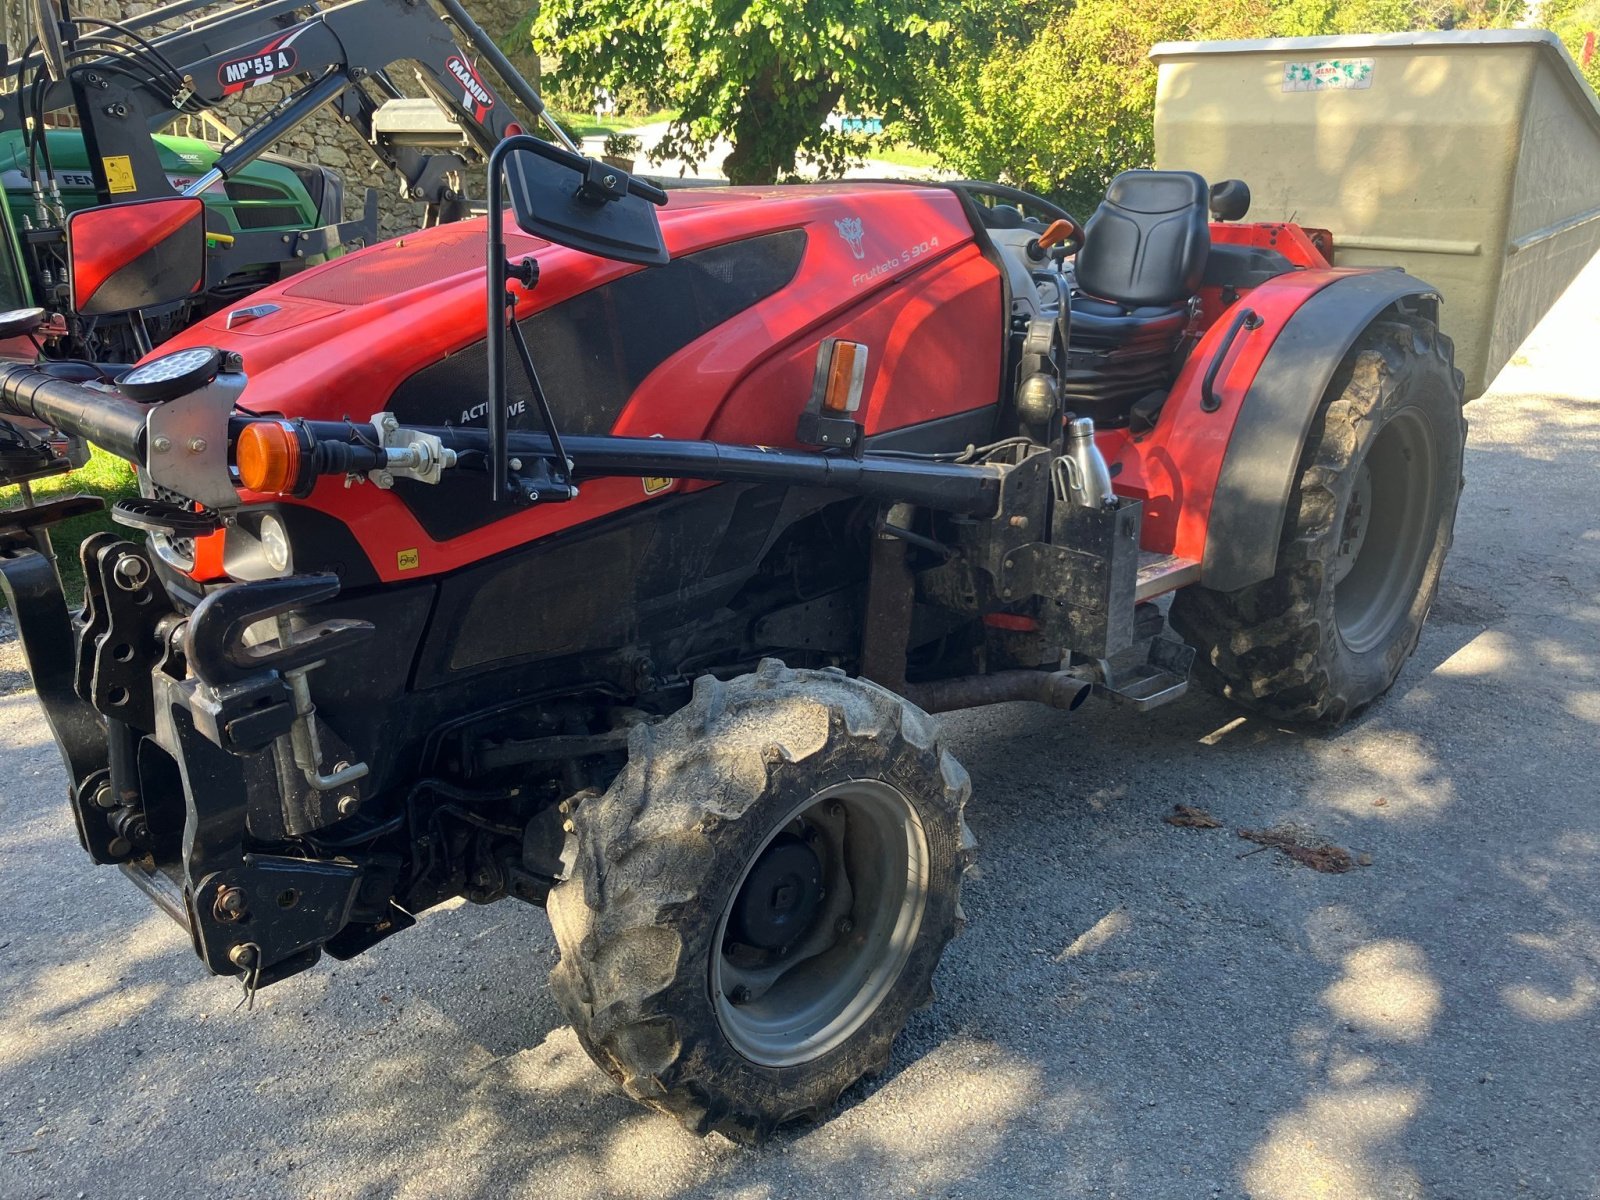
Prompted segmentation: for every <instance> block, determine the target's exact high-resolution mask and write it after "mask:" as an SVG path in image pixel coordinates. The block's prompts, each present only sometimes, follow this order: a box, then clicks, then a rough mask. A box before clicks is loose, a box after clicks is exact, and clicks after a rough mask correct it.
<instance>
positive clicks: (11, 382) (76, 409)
mask: <svg viewBox="0 0 1600 1200" xmlns="http://www.w3.org/2000/svg"><path fill="white" fill-rule="evenodd" d="M148 412H149V410H148V409H147V408H146V407H145V406H144V405H142V404H135V403H134V402H133V401H132V400H129V399H127V398H126V397H124V396H119V395H117V394H115V393H113V392H102V391H97V390H96V389H94V388H87V387H84V386H82V385H81V384H76V383H69V382H68V381H66V380H65V379H57V378H55V377H54V376H52V375H46V374H45V373H44V372H42V371H36V370H34V369H33V367H32V366H31V365H29V364H27V363H0V415H3V414H5V413H11V414H14V415H16V416H22V417H32V418H33V419H34V420H36V421H43V422H44V423H45V424H46V425H49V426H50V427H52V428H54V429H59V430H61V431H62V432H63V433H73V434H77V435H78V436H79V437H82V438H86V439H88V440H89V441H91V442H93V443H94V444H95V445H97V446H99V447H100V448H101V449H102V450H106V451H109V452H110V453H112V454H115V455H117V456H118V457H120V458H126V459H128V460H130V461H132V462H143V461H144V422H145V416H146V415H147V413H148Z"/></svg>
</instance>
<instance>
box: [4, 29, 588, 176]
mask: <svg viewBox="0 0 1600 1200" xmlns="http://www.w3.org/2000/svg"><path fill="white" fill-rule="evenodd" d="M441 4H442V5H443V7H444V8H445V10H446V11H447V12H448V13H449V14H450V17H451V22H452V23H453V24H454V25H455V26H456V28H457V29H458V30H460V32H461V33H462V34H463V35H464V36H465V38H466V40H467V43H468V45H470V46H472V47H473V51H474V52H469V51H467V50H464V49H463V48H462V46H461V45H460V44H459V43H458V41H457V37H456V34H455V33H454V32H452V29H451V27H450V25H449V24H447V23H446V21H445V19H444V18H443V17H441V16H440V15H439V13H438V11H436V10H435V9H434V8H433V7H431V6H430V5H428V4H414V3H408V2H407V0H349V2H348V3H345V4H340V5H336V6H335V7H332V8H329V9H326V10H323V11H313V13H312V15H310V16H309V17H306V18H304V19H302V20H298V21H297V20H294V19H293V15H292V14H293V13H295V12H297V11H301V12H303V11H304V6H295V5H292V4H289V3H288V2H287V0H274V2H272V3H268V4H262V5H253V6H250V7H248V8H243V9H240V10H236V11H234V12H231V13H224V14H221V15H219V16H217V17H214V18H211V19H209V20H206V21H202V22H199V23H197V24H195V25H191V26H186V27H184V28H182V29H178V30H174V31H173V32H171V33H168V34H165V35H163V36H160V37H157V38H155V39H154V40H153V41H152V42H151V48H152V50H153V51H154V52H155V53H157V54H159V55H160V57H161V58H162V59H164V60H165V61H166V62H168V63H170V64H172V66H173V67H174V68H175V69H176V71H177V72H178V73H179V74H181V76H182V84H181V86H180V87H178V88H177V89H176V90H175V89H174V88H173V87H172V86H171V82H172V81H171V80H170V79H167V78H157V77H155V76H153V75H152V74H151V73H150V72H149V71H141V70H139V69H137V68H134V69H131V70H130V69H129V64H128V63H127V62H126V61H119V60H118V59H116V58H112V57H107V58H95V59H88V58H83V57H81V56H80V57H79V59H78V60H77V62H76V65H73V66H72V67H71V68H70V69H69V70H68V73H67V75H68V77H67V79H66V80H56V81H51V82H49V83H48V84H44V85H42V86H43V87H44V92H43V95H42V97H41V98H40V101H39V107H40V108H41V109H42V110H43V111H46V112H48V111H52V110H55V109H59V108H64V107H66V106H68V105H69V104H70V105H73V106H75V107H76V108H77V110H78V114H79V116H80V119H81V121H82V125H83V132H84V137H85V140H86V144H87V148H88V150H89V163H90V168H91V171H92V173H93V175H94V179H95V187H96V190H97V192H98V193H99V199H100V201H101V203H111V202H113V201H115V200H118V199H127V198H129V196H130V195H138V196H161V195H168V194H170V193H171V191H172V188H171V185H170V183H169V182H168V180H167V177H166V173H165V171H164V170H163V169H162V166H161V163H160V161H159V159H158V157H157V153H156V148H155V146H154V144H153V143H152V141H151V139H150V134H151V133H152V132H153V131H154V130H157V129H159V128H161V127H162V126H164V125H165V124H166V123H167V122H169V121H170V120H171V118H172V117H173V116H174V115H175V114H176V113H177V112H179V111H193V110H195V109H197V108H215V107H218V106H220V105H223V104H225V103H227V102H228V101H229V100H230V99H231V98H232V97H233V96H236V95H238V94H239V93H241V92H243V91H245V90H247V89H249V88H251V87H256V86H259V85H261V84H266V83H274V82H278V83H284V82H288V81H289V80H290V79H296V80H306V81H308V82H307V83H305V85H304V86H302V87H301V88H300V89H299V90H298V91H297V92H295V93H294V94H292V95H291V96H290V97H288V98H287V99H286V100H285V101H284V102H283V103H282V104H281V105H279V107H278V108H277V109H276V110H274V112H273V113H271V114H269V116H268V117H266V118H265V119H264V120H263V121H261V122H259V123H258V124H257V126H256V127H255V128H254V129H252V130H250V131H247V132H246V133H245V134H244V135H243V136H242V137H241V138H240V139H239V140H238V141H237V142H235V143H233V144H232V145H230V146H229V147H228V148H227V149H226V150H225V151H224V152H223V155H222V157H221V159H219V161H218V162H217V164H216V166H215V167H214V168H213V170H212V171H210V172H207V174H206V175H204V176H202V177H201V178H200V179H197V180H195V181H194V182H193V183H192V184H190V185H189V186H188V187H187V188H186V189H185V190H186V191H187V192H188V193H189V194H198V193H199V192H202V191H204V190H205V189H206V188H207V187H209V186H211V185H212V184H214V183H215V182H217V181H218V180H220V179H225V178H227V177H229V176H230V175H232V174H233V173H235V172H237V171H238V170H239V168H240V167H242V166H244V165H245V164H246V163H248V162H250V161H252V160H253V159H255V158H256V157H258V156H259V155H260V154H261V153H262V152H263V151H265V150H266V149H267V148H268V147H269V146H270V145H271V144H272V143H273V142H275V141H277V140H279V139H280V138H281V137H282V136H283V135H284V134H286V133H287V132H288V131H289V130H290V129H292V128H294V127H295V126H296V125H298V124H300V123H301V122H303V121H304V120H306V119H307V118H309V117H310V116H311V115H312V114H313V113H315V112H316V111H318V110H319V109H321V108H322V107H324V106H327V105H332V106H333V107H334V110H335V112H336V113H337V114H338V115H339V117H340V118H341V119H343V120H344V121H346V122H347V123H348V124H349V125H351V127H352V128H354V129H355V130H356V132H357V134H358V135H359V136H360V137H361V138H362V140H363V141H366V142H367V143H368V144H370V145H371V146H372V147H373V150H374V153H375V154H376V155H377V156H378V157H379V158H381V159H382V160H383V161H384V162H385V164H386V165H387V166H389V167H390V168H391V169H392V170H394V171H395V172H396V173H397V174H398V175H399V176H400V178H401V181H402V185H403V188H404V194H405V195H407V196H408V197H410V198H412V199H416V200H422V201H425V202H427V203H429V204H430V205H437V204H440V203H443V202H445V201H449V200H454V199H459V198H460V197H459V196H458V195H456V194H455V191H454V188H453V187H452V177H456V178H459V177H460V175H461V173H462V172H463V171H464V169H465V168H466V167H467V166H468V163H467V162H466V161H465V160H464V159H463V158H462V157H461V156H460V155H459V154H456V153H453V152H445V153H442V154H440V153H435V154H429V153H424V152H422V151H420V150H418V149H416V148H414V147H408V146H390V145H387V144H385V143H384V141H383V140H382V139H381V138H374V136H373V123H372V118H373V115H374V114H375V113H376V111H377V108H378V101H377V100H375V99H374V98H373V96H372V95H371V94H369V93H368V92H367V91H366V90H365V88H364V87H362V86H360V85H361V83H362V81H366V80H370V81H371V82H372V84H373V85H374V86H375V87H376V89H377V90H378V91H379V92H380V93H382V94H383V95H384V96H385V97H387V98H397V97H399V96H400V95H401V92H400V90H399V88H397V87H396V86H395V85H394V83H393V82H392V80H391V79H390V77H389V74H388V72H389V69H390V68H391V67H392V66H394V65H395V64H397V63H401V62H411V63H413V64H414V65H415V66H416V69H417V74H418V78H419V80H420V81H421V83H422V85H423V87H424V88H425V89H426V90H427V92H428V93H429V94H430V96H432V98H433V99H434V100H435V101H436V102H437V103H439V104H440V105H441V106H442V107H444V109H445V110H446V111H447V112H449V113H450V114H451V115H452V116H453V117H454V118H455V120H456V121H457V123H458V124H459V125H460V127H461V130H462V134H463V137H464V139H465V141H466V142H467V144H468V146H469V147H470V150H471V151H473V152H476V155H477V156H487V154H488V152H489V151H490V150H491V149H493V147H494V146H495V145H496V144H497V143H498V142H499V141H501V140H502V139H503V138H504V137H505V136H507V134H508V133H517V132H521V131H522V125H521V122H520V121H519V119H518V114H517V113H516V112H514V111H513V110H512V109H511V107H510V105H509V104H507V103H506V102H505V101H504V100H503V99H502V97H501V96H500V94H499V93H498V91H497V90H496V89H495V87H494V86H493V85H492V84H491V83H489V82H488V80H487V79H485V78H484V74H483V72H481V71H480V70H479V68H478V66H477V63H476V61H475V60H476V59H478V58H484V59H487V60H488V61H489V62H490V63H491V64H492V65H493V66H494V67H495V68H496V70H497V71H499V72H500V73H501V75H502V77H503V78H506V79H507V82H508V84H509V85H510V86H511V87H512V88H513V89H514V90H515V92H516V93H517V98H518V99H519V100H521V101H522V103H523V104H524V106H525V107H527V108H529V109H530V110H531V111H532V113H533V115H535V116H542V115H543V113H544V104H543V102H542V101H541V100H540V99H539V97H538V95H537V93H535V92H534V91H533V89H532V88H530V87H528V86H527V85H526V84H525V83H524V82H523V81H522V80H521V78H520V77H518V76H517V75H516V72H515V70H514V68H512V67H511V66H510V64H509V63H508V62H507V61H506V60H505V58H504V56H503V55H502V54H501V53H500V52H499V50H498V49H497V48H496V47H495V46H494V44H493V42H491V41H490V40H489V39H488V37H487V35H486V34H484V33H483V31H482V30H481V29H480V28H478V26H477V25H476V23H474V22H473V21H472V19H471V17H470V16H468V15H467V13H466V12H465V10H463V9H461V8H460V5H459V4H458V3H456V0H441ZM24 65H26V64H24ZM32 92H33V89H32V88H30V87H21V88H19V89H18V90H17V91H16V92H13V93H11V94H9V95H6V96H5V97H3V98H0V125H3V126H4V127H8V128H19V127H21V125H22V123H23V121H24V119H25V118H26V116H27V115H28V113H29V111H30V110H31V109H32V107H33V106H34V100H33V98H32ZM561 136H563V140H565V139H564V135H561Z"/></svg>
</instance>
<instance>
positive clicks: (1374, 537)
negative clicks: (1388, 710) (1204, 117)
mask: <svg viewBox="0 0 1600 1200" xmlns="http://www.w3.org/2000/svg"><path fill="white" fill-rule="evenodd" d="M1462 403H1463V400H1462V377H1461V373H1460V372H1459V371H1457V370H1456V369H1455V365H1454V362H1453V360H1452V347H1451V344H1450V339H1449V338H1447V337H1445V336H1444V335H1443V334H1441V333H1439V332H1438V330H1437V329H1436V328H1435V327H1434V325H1433V324H1432V323H1431V322H1429V321H1425V320H1422V319H1420V318H1413V317H1395V318H1393V319H1385V320H1381V321H1378V322H1375V323H1374V324H1373V325H1372V326H1370V327H1369V328H1368V329H1367V331H1366V332H1365V333H1364V334H1363V335H1362V337H1361V339H1360V341H1358V342H1357V344H1356V346H1355V348H1354V349H1353V350H1352V351H1351V352H1350V355H1349V356H1348V357H1347V358H1346V360H1345V363H1344V365H1343V366H1342V367H1341V369H1340V371H1339V373H1338V375H1336V376H1335V379H1334V382H1333V385H1332V387H1330V389H1329V391H1328V395H1327V396H1326V397H1325V398H1324V399H1323V402H1322V406H1321V407H1320V409H1319V410H1318V412H1317V415H1316V418H1315V420H1314V421H1313V422H1312V426H1311V429H1310V431H1309V433H1308V434H1307V437H1306V443H1305V447H1304V450H1303V452H1302V455H1301V459H1300V476H1299V479H1298V481H1297V483H1296V485H1295V488H1294V491H1293V492H1292V494H1291V495H1290V498H1289V512H1288V517H1287V520H1286V523H1285V526H1284V531H1283V541H1282V544H1281V547H1280V550H1279V554H1278V567H1277V571H1276V572H1275V574H1274V575H1273V576H1272V578H1270V579H1267V580H1264V581H1263V582H1261V583H1258V584H1253V585H1251V586H1250V587H1246V588H1243V589H1241V590H1239V591H1236V592H1215V591H1211V590H1209V589H1206V588H1202V587H1191V588H1187V589H1185V590H1184V591H1181V592H1179V593H1178V595H1177V596H1176V597H1175V598H1174V600H1173V604H1172V624H1173V627H1174V628H1175V629H1176V630H1177V631H1178V632H1179V633H1180V634H1181V635H1182V636H1183V637H1184V638H1185V639H1186V640H1187V641H1188V642H1189V643H1190V644H1191V645H1193V646H1194V647H1195V648H1196V650H1197V651H1198V652H1199V653H1198V655H1197V657H1196V663H1195V669H1196V674H1197V676H1198V677H1199V678H1200V680H1201V681H1202V682H1203V683H1205V684H1207V685H1208V686H1209V687H1210V688H1211V689H1212V690H1213V691H1216V692H1218V693H1219V694H1221V695H1224V696H1227V697H1229V698H1230V699H1232V700H1235V701H1237V702H1238V703H1239V704H1241V705H1242V706H1244V707H1245V708H1248V709H1251V710H1253V711H1256V712H1260V713H1263V714H1264V715H1267V716H1270V717H1273V718H1275V719H1278V720H1286V721H1297V722H1307V723H1319V724H1328V725H1336V724H1338V723H1340V722H1342V721H1344V720H1347V719H1348V718H1350V717H1352V716H1354V715H1355V714H1356V713H1358V712H1360V711H1361V710H1362V709H1363V708H1365V707H1366V706H1367V705H1368V704H1370V703H1371V702H1372V701H1373V700H1375V699H1377V698H1378V697H1379V696H1381V695H1382V694H1383V693H1384V692H1386V691H1387V690H1388V689H1389V688H1390V687H1391V686H1392V685H1393V684H1394V681H1395V678H1396V677H1397V676H1398V675H1399V673H1400V668H1401V666H1402V665H1403V664H1404V662H1405V660H1406V658H1407V657H1408V656H1409V655H1410V654H1411V652H1412V651H1413V650H1415V649H1416V645H1417V639H1418V638H1419V637H1420V636H1421V633H1422V623H1423V620H1424V619H1425V618H1426V617H1427V614H1428V609H1429V608H1430V607H1431V606H1432V604H1433V599H1434V596H1435V595H1436V594H1437V592H1438V589H1439V576H1440V572H1441V570H1442V568H1443V566H1444V559H1445V555H1446V554H1447V553H1448V552H1449V549H1450V542H1451V537H1452V534H1453V531H1454V528H1455V515H1456V502H1457V499H1458V497H1459V495H1460V492H1461V478H1462V477H1461V459H1462V450H1463V447H1464V445H1465V443H1466V421H1465V420H1464V419H1463V417H1462V415H1461V405H1462ZM1213 532H1214V533H1216V534H1217V535H1218V536H1226V533H1227V531H1226V530H1218V531H1213Z"/></svg>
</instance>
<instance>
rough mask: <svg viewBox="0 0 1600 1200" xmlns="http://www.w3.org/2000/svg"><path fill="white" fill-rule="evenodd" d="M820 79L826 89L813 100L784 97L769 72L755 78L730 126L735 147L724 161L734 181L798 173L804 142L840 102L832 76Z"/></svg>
mask: <svg viewBox="0 0 1600 1200" xmlns="http://www.w3.org/2000/svg"><path fill="white" fill-rule="evenodd" d="M815 82H816V85H817V86H818V87H819V88H821V89H822V90H821V92H820V94H818V95H817V96H816V97H815V99H813V100H811V101H810V102H809V103H807V102H795V101H793V100H791V101H789V102H787V103H783V102H780V101H779V100H778V99H777V97H776V95H775V94H774V89H773V87H772V80H771V75H770V73H768V74H763V75H762V77H761V78H759V79H756V80H754V81H753V82H752V83H751V85H750V90H749V91H748V92H746V93H745V96H744V102H743V103H742V104H741V105H740V106H739V115H738V117H737V118H735V119H734V122H733V129H732V130H731V131H730V138H731V140H732V142H733V152H732V153H731V154H729V155H728V157H727V158H726V159H725V160H724V161H723V164H722V172H723V174H724V175H726V176H727V177H728V182H729V183H736V184H762V183H776V182H777V181H778V179H779V178H780V177H782V176H784V175H791V174H793V173H794V169H795V154H796V152H797V151H798V150H799V148H800V145H801V143H802V142H804V141H805V140H806V139H807V138H809V137H811V136H812V135H813V134H815V133H816V132H817V130H819V129H820V128H822V123H823V122H824V121H825V120H827V119H828V114H829V113H831V112H832V111H833V108H834V105H836V104H838V103H839V89H838V87H837V86H836V85H833V83H832V81H831V80H822V79H819V80H816V81H815Z"/></svg>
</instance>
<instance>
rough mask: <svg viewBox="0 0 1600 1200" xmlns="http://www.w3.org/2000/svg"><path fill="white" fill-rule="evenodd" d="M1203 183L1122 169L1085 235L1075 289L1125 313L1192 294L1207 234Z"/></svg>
mask: <svg viewBox="0 0 1600 1200" xmlns="http://www.w3.org/2000/svg"><path fill="white" fill-rule="evenodd" d="M1207 197H1208V192H1207V189H1206V181H1205V180H1204V179H1201V178H1200V176H1198V175H1196V174H1195V173H1194V172H1193V171H1124V172H1123V173H1122V174H1120V175H1118V176H1117V177H1116V178H1115V179H1113V180H1112V181H1111V186H1110V187H1108V188H1107V189H1106V198H1105V201H1104V202H1103V203H1102V204H1101V205H1100V207H1099V208H1097V209H1096V210H1095V213H1094V216H1092V217H1090V218H1089V223H1088V224H1087V225H1086V226H1084V230H1083V249H1081V250H1079V251H1078V258H1077V265H1076V274H1077V280H1078V286H1079V287H1080V288H1082V289H1083V290H1084V291H1085V292H1088V293H1089V295H1091V296H1098V297H1100V298H1101V299H1102V300H1111V301H1114V302H1116V303H1118V304H1122V305H1126V306H1128V307H1130V308H1132V307H1139V306H1143V305H1154V304H1177V303H1178V302H1179V301H1182V300H1187V299H1188V298H1189V297H1190V296H1192V295H1194V294H1195V292H1196V291H1197V290H1198V289H1199V287H1200V277H1201V275H1202V274H1204V272H1205V269H1206V256H1207V255H1208V254H1209V253H1210V250H1211V231H1210V228H1209V227H1208V225H1207V223H1206V202H1207Z"/></svg>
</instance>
